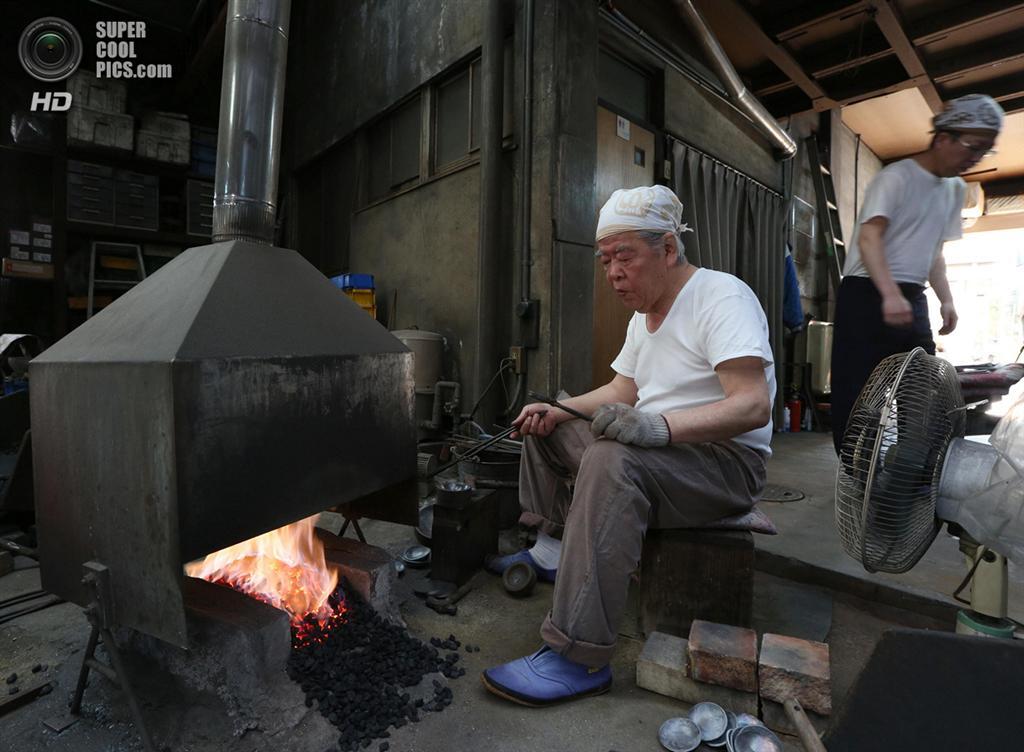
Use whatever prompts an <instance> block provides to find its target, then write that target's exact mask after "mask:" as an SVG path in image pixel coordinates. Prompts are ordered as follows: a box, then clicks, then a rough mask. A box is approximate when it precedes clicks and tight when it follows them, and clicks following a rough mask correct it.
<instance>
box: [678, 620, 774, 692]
mask: <svg viewBox="0 0 1024 752" xmlns="http://www.w3.org/2000/svg"><path fill="white" fill-rule="evenodd" d="M688 652H689V665H690V676H692V677H693V678H694V679H696V680H697V681H700V682H704V683H706V684H717V685H719V686H722V687H729V688H731V689H738V690H740V691H742V692H757V633H756V632H754V630H752V629H746V628H744V627H733V626H730V625H728V624H715V623H713V622H709V621H701V620H700V619H697V620H695V621H694V622H693V625H692V626H691V627H690V641H689V651H688Z"/></svg>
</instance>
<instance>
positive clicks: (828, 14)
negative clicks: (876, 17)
mask: <svg viewBox="0 0 1024 752" xmlns="http://www.w3.org/2000/svg"><path fill="white" fill-rule="evenodd" d="M768 5H769V7H770V5H771V4H770V3H769V4H768ZM867 7H868V3H867V2H864V0H859V1H858V0H818V2H813V0H812V2H807V3H804V4H803V5H801V6H800V7H799V8H796V9H794V10H792V11H790V12H788V13H782V14H779V15H776V16H773V17H772V18H770V19H768V18H766V19H765V20H764V30H765V32H766V33H767V34H768V35H769V36H771V37H774V38H775V39H777V40H779V41H780V42H784V41H786V40H787V39H793V38H795V37H799V36H802V35H803V34H806V33H807V32H808V31H810V30H811V29H812V28H814V27H815V26H817V25H819V24H822V23H825V22H826V21H831V20H833V19H837V18H846V17H848V16H851V15H856V14H857V13H863V12H864V11H865V10H867Z"/></svg>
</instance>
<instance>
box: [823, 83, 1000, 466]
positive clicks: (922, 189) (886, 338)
mask: <svg viewBox="0 0 1024 752" xmlns="http://www.w3.org/2000/svg"><path fill="white" fill-rule="evenodd" d="M932 125H933V129H934V132H933V135H932V140H931V144H930V145H929V146H928V150H927V151H924V152H922V153H920V154H917V155H915V156H913V157H910V158H909V159H901V160H900V161H898V162H894V163H893V164H891V165H889V166H888V167H886V168H885V169H883V170H882V171H881V172H879V173H878V174H877V175H876V176H875V177H874V179H873V180H872V181H871V183H870V184H869V185H868V187H867V190H866V191H865V194H864V206H863V208H862V209H861V211H860V217H858V219H857V226H856V228H855V229H854V232H853V242H852V244H851V246H850V253H849V255H848V256H847V257H846V265H845V268H844V270H843V281H842V283H841V284H840V285H839V295H838V298H837V300H836V313H835V332H834V337H833V340H832V439H833V441H834V443H835V448H836V454H838V453H839V449H840V447H841V446H842V442H843V433H844V432H845V430H846V423H847V420H848V419H849V416H850V410H852V409H853V404H854V402H856V400H857V396H858V395H859V394H860V390H861V389H862V388H863V387H864V384H865V383H866V382H867V380H868V377H869V376H870V375H871V372H872V371H873V370H874V368H875V366H877V365H878V364H879V363H880V362H881V361H882V360H883V359H884V358H886V357H888V356H889V355H894V354H896V353H901V352H907V351H909V350H912V349H913V348H915V347H923V348H924V349H925V350H926V351H927V352H928V353H929V354H931V355H934V354H935V342H934V341H933V340H932V329H931V324H930V322H929V321H928V303H927V301H926V300H925V296H924V289H925V288H924V285H925V283H926V282H927V283H929V284H930V285H931V288H932V290H934V291H935V294H936V295H937V296H938V298H939V303H940V304H941V308H940V310H941V312H942V328H941V329H939V334H949V333H950V332H952V331H953V330H954V329H955V328H956V321H957V315H956V308H954V306H953V295H952V293H951V292H950V290H949V282H948V281H947V279H946V261H945V259H943V257H942V244H943V243H944V242H946V241H947V240H955V239H957V238H959V237H961V235H962V234H963V232H962V230H961V227H960V209H961V207H962V206H963V203H964V191H965V189H966V184H965V183H964V181H963V180H962V179H961V178H959V177H957V176H958V175H960V174H961V173H964V172H966V171H967V170H969V169H970V168H971V167H973V166H974V165H976V164H977V163H978V162H979V161H981V159H982V158H983V157H984V156H985V155H986V154H990V153H992V147H993V145H994V144H995V141H996V137H997V136H998V135H999V129H1000V128H1002V125H1003V110H1002V108H1001V107H1000V106H999V105H998V104H997V103H996V101H995V100H994V99H992V98H991V97H987V96H985V95H984V94H968V95H966V96H963V97H959V98H958V99H954V100H952V101H950V102H948V103H947V104H946V109H945V110H943V111H942V112H941V113H939V114H938V115H936V116H935V117H934V118H933V119H932Z"/></svg>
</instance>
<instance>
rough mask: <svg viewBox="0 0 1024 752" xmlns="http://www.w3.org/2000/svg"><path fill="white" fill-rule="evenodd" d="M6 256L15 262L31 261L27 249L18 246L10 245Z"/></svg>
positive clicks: (30, 255)
mask: <svg viewBox="0 0 1024 752" xmlns="http://www.w3.org/2000/svg"><path fill="white" fill-rule="evenodd" d="M7 255H8V256H9V257H10V258H12V259H14V260H15V261H31V260H32V254H31V252H29V250H28V249H27V248H22V247H21V246H20V245H12V246H11V247H10V249H9V250H8V251H7Z"/></svg>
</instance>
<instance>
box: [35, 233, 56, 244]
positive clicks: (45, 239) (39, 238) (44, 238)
mask: <svg viewBox="0 0 1024 752" xmlns="http://www.w3.org/2000/svg"><path fill="white" fill-rule="evenodd" d="M32 247H33V248H53V236H52V235H50V234H49V233H47V234H45V235H43V234H42V233H35V232H34V233H32Z"/></svg>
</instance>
